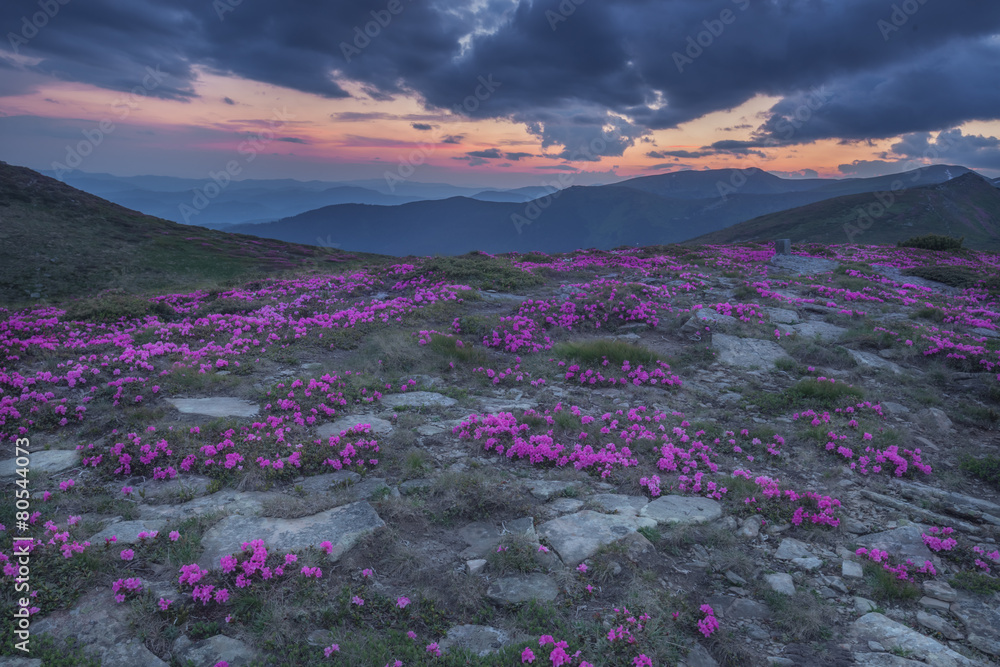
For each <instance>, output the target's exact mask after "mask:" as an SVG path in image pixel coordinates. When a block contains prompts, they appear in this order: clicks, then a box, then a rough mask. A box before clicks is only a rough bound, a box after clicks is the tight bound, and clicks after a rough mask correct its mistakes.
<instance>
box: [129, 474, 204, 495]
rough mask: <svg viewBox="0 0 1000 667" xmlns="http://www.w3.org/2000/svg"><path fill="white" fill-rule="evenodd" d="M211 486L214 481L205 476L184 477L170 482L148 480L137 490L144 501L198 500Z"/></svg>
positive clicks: (169, 480)
mask: <svg viewBox="0 0 1000 667" xmlns="http://www.w3.org/2000/svg"><path fill="white" fill-rule="evenodd" d="M211 484H212V480H211V479H210V478H208V477H205V476H203V475H184V476H181V477H175V478H174V479H168V480H158V479H151V480H147V481H145V482H143V483H142V484H139V485H138V486H137V487H136V489H137V492H138V495H139V497H140V498H141V499H142V500H143V501H149V500H167V499H174V498H185V497H186V498H198V497H201V496H203V495H205V494H206V493H208V487H209V486H210V485H211Z"/></svg>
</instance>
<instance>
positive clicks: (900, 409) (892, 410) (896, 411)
mask: <svg viewBox="0 0 1000 667" xmlns="http://www.w3.org/2000/svg"><path fill="white" fill-rule="evenodd" d="M880 405H881V406H882V411H883V412H885V413H886V414H888V415H894V416H897V415H908V414H910V409H909V408H908V407H906V406H905V405H903V404H902V403H895V402H893V401H881V402H880Z"/></svg>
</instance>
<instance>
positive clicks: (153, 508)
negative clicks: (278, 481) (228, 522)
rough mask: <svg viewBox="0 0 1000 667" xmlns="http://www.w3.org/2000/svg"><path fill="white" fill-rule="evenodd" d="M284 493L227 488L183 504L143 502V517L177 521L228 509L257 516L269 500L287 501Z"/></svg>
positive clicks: (140, 515)
mask: <svg viewBox="0 0 1000 667" xmlns="http://www.w3.org/2000/svg"><path fill="white" fill-rule="evenodd" d="M287 498H288V496H286V495H285V494H284V493H265V492H262V491H243V492H240V491H234V490H232V489H226V490H222V491H218V492H217V493H213V494H211V495H208V496H202V497H201V498H195V499H194V500H190V501H188V502H186V503H181V504H180V505H139V517H140V518H142V519H166V520H167V521H177V520H183V519H187V518H189V517H192V516H201V515H203V514H214V513H217V512H226V513H229V514H240V515H245V516H256V515H257V514H260V512H261V510H263V509H264V504H265V503H266V502H268V501H278V500H286V499H287Z"/></svg>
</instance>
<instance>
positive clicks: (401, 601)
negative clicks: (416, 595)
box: [396, 595, 410, 609]
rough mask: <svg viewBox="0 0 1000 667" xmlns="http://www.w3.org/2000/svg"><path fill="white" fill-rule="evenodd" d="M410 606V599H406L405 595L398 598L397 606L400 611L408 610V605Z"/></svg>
mask: <svg viewBox="0 0 1000 667" xmlns="http://www.w3.org/2000/svg"><path fill="white" fill-rule="evenodd" d="M408 604H410V598H408V597H406V596H405V595H400V596H399V597H398V598H396V606H397V607H399V608H400V609H406V605H408Z"/></svg>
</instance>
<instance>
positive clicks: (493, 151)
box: [466, 148, 503, 160]
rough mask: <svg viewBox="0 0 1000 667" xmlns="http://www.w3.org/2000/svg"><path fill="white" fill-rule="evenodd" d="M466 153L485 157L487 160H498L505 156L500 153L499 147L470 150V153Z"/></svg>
mask: <svg viewBox="0 0 1000 667" xmlns="http://www.w3.org/2000/svg"><path fill="white" fill-rule="evenodd" d="M466 155H468V156H469V157H473V158H484V159H487V160H497V159H500V158H502V157H503V155H502V154H501V153H500V149H499V148H487V149H485V150H481V151H469V152H468V153H466Z"/></svg>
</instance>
